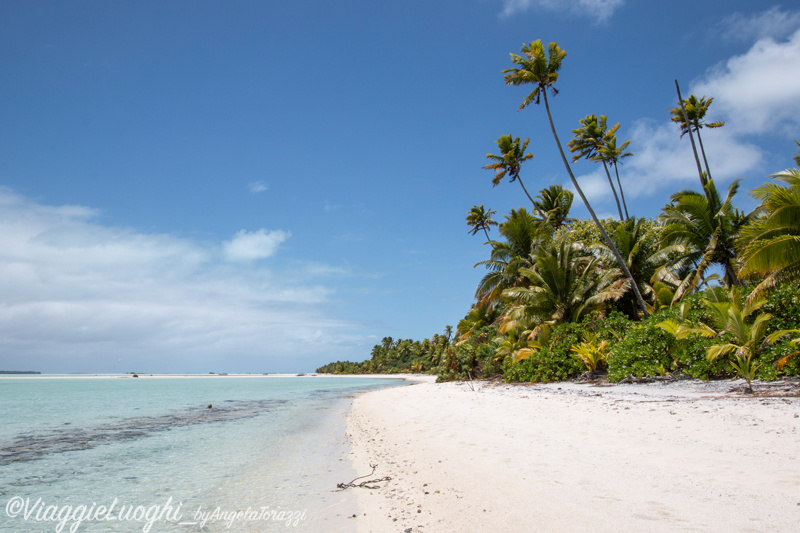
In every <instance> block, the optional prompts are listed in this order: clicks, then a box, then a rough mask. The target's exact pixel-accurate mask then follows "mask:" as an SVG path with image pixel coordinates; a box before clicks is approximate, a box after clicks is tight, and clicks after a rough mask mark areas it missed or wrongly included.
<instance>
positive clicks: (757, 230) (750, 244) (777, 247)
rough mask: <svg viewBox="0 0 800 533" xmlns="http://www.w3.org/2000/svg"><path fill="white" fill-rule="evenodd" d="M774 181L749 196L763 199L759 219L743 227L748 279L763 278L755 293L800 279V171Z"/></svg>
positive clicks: (788, 172) (785, 173) (787, 172)
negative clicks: (780, 183)
mask: <svg viewBox="0 0 800 533" xmlns="http://www.w3.org/2000/svg"><path fill="white" fill-rule="evenodd" d="M771 177H772V178H773V179H774V180H778V181H782V182H784V183H785V184H786V185H787V186H782V185H779V184H777V183H775V182H772V183H766V184H764V185H762V186H760V187H756V188H755V189H753V191H752V192H751V193H750V194H751V196H753V197H754V198H756V199H758V200H761V205H760V206H759V208H758V213H757V214H761V213H763V216H761V217H760V218H756V219H754V220H753V221H752V222H751V224H749V225H747V226H745V227H744V228H742V231H741V235H740V238H739V242H738V244H739V248H740V249H741V250H742V254H741V255H742V268H741V270H740V271H739V274H740V275H741V276H742V277H746V278H761V277H764V279H763V281H761V283H759V284H758V286H757V287H756V289H755V290H754V291H753V294H754V295H755V294H760V293H761V292H762V291H764V290H766V289H769V288H771V287H773V286H775V285H776V284H778V283H783V282H797V281H798V280H800V170H798V169H789V170H784V171H783V172H778V173H777V174H773V175H772V176H771Z"/></svg>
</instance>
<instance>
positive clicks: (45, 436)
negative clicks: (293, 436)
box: [0, 400, 288, 466]
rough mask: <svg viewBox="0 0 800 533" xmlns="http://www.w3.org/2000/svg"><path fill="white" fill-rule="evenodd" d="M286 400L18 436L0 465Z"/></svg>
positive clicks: (243, 413) (253, 411)
mask: <svg viewBox="0 0 800 533" xmlns="http://www.w3.org/2000/svg"><path fill="white" fill-rule="evenodd" d="M287 401H288V400H254V401H233V400H226V401H225V402H224V405H223V406H222V407H214V408H213V409H209V408H206V407H199V406H198V407H197V408H193V409H183V410H179V411H173V412H171V413H168V414H165V415H161V416H148V417H140V418H126V419H123V420H121V421H119V422H115V423H111V424H103V425H99V426H94V427H86V428H77V427H69V426H68V427H62V428H54V429H52V430H50V431H43V432H38V433H26V434H21V435H17V436H16V437H15V438H14V440H13V441H12V442H11V443H10V444H5V445H2V447H0V466H2V465H7V464H11V463H16V462H23V461H35V460H37V459H41V458H43V457H44V456H46V455H48V454H51V453H61V452H72V451H79V450H88V449H91V448H94V447H96V446H101V445H103V444H111V443H113V442H119V441H126V440H134V439H141V438H144V437H147V436H149V435H151V434H153V433H156V432H160V431H167V430H170V429H174V428H180V427H185V426H191V425H194V424H210V423H217V422H228V421H231V420H240V419H243V418H250V417H254V416H258V415H260V414H262V413H264V412H266V411H270V410H272V409H273V408H275V407H278V406H279V405H281V404H284V403H286V402H287Z"/></svg>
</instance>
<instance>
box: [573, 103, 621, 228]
mask: <svg viewBox="0 0 800 533" xmlns="http://www.w3.org/2000/svg"><path fill="white" fill-rule="evenodd" d="M607 121H608V118H607V117H606V116H605V115H600V118H597V117H596V116H595V115H586V117H585V118H582V119H581V120H580V123H581V127H580V128H576V129H574V130H572V133H573V134H574V137H573V138H572V140H571V141H569V142H568V143H567V146H569V151H570V152H573V153H574V152H578V153H577V154H576V155H574V156H572V162H573V163H574V162H576V161H578V160H579V159H586V160H587V161H594V162H595V163H597V162H598V161H599V162H601V163H603V169H604V170H605V171H606V177H607V178H608V185H609V187H611V192H612V193H614V200H615V201H616V202H617V211H619V219H620V220H624V217H623V216H622V205H621V204H620V203H619V195H618V194H617V189H616V187H614V182H613V181H612V180H611V172H609V170H608V164H607V162H606V160H605V158H603V157H600V153H601V150H602V149H603V147H604V146H605V140H606V139H607V136H608V134H609V130H608V126H607ZM618 128H619V123H617V124H616V125H615V126H614V127H612V129H611V130H612V131H611V132H610V133H611V134H612V135H613V134H614V132H616V131H617V129H618Z"/></svg>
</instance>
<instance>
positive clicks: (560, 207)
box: [535, 185, 577, 230]
mask: <svg viewBox="0 0 800 533" xmlns="http://www.w3.org/2000/svg"><path fill="white" fill-rule="evenodd" d="M573 199H574V195H573V194H572V191H569V190H567V189H564V188H563V187H562V186H561V185H551V186H550V187H548V188H546V189H542V190H541V191H539V195H538V196H537V197H536V202H535V203H536V208H537V209H538V211H539V212H540V213H544V214H545V217H546V219H545V222H546V224H548V225H550V226H551V227H552V228H553V229H554V230H557V229H558V228H560V227H562V226H568V225H570V224H572V223H573V222H575V220H577V219H574V218H569V210H570V208H571V207H572V200H573Z"/></svg>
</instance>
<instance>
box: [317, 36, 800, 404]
mask: <svg viewBox="0 0 800 533" xmlns="http://www.w3.org/2000/svg"><path fill="white" fill-rule="evenodd" d="M566 55H567V54H566V52H565V51H563V50H562V49H561V48H560V47H559V46H558V45H557V44H556V43H550V45H549V46H548V47H547V48H545V46H544V45H543V44H542V42H541V41H533V42H531V43H527V44H525V45H524V46H523V47H522V50H521V52H520V54H519V55H518V54H511V61H512V63H513V64H514V68H510V69H507V70H504V71H503V74H504V77H505V82H506V84H508V85H515V86H517V85H529V86H532V87H533V91H532V92H530V94H528V95H527V96H526V97H525V99H524V100H523V101H522V104H521V105H520V106H519V108H520V109H524V108H526V107H528V106H529V105H530V104H537V105H538V104H539V103H540V102H541V101H544V104H545V109H546V112H547V119H548V121H549V124H550V128H551V131H552V133H553V138H554V140H555V142H556V148H557V149H558V151H559V154H560V156H561V159H562V160H563V163H564V166H565V168H566V170H567V173H568V175H569V176H570V179H571V181H572V184H573V186H574V188H575V190H576V191H577V193H578V195H579V196H580V198H581V200H582V201H583V202H584V204H585V206H586V208H587V210H588V211H589V213H590V215H591V220H576V219H574V218H570V216H569V211H570V208H571V206H572V202H573V195H572V193H571V192H570V191H566V190H564V189H562V188H561V187H560V186H557V185H551V186H549V187H547V188H544V189H542V190H541V191H539V194H538V195H537V196H536V198H535V199H534V198H533V197H532V196H531V195H530V194H529V193H528V190H527V188H526V187H525V185H524V184H523V182H522V179H521V178H520V169H521V164H522V163H523V162H525V161H530V160H532V159H533V154H531V153H530V152H528V151H527V147H528V142H529V141H528V139H524V140H521V139H520V137H513V136H511V135H503V136H501V137H500V138H499V139H498V141H497V145H498V148H499V150H500V154H499V155H492V154H487V158H488V159H489V160H490V162H491V163H490V164H488V165H486V166H485V168H487V169H489V170H493V171H494V172H495V176H494V179H493V180H492V183H493V185H498V184H499V183H500V182H501V180H502V179H503V178H504V177H508V178H509V181H511V182H513V181H519V183H520V185H521V186H522V189H523V192H524V194H525V196H526V197H527V199H528V200H529V201H530V202H531V204H532V207H533V211H531V212H529V211H528V210H527V209H526V208H524V207H520V208H518V209H512V210H511V211H510V213H509V214H507V215H505V217H504V220H503V222H497V221H495V220H494V219H493V218H492V217H493V215H495V214H496V212H495V211H493V210H491V209H488V208H486V207H484V205H480V206H477V205H476V206H473V207H472V209H471V210H470V211H469V212H468V214H467V217H466V221H467V224H468V225H469V227H470V228H471V230H470V233H471V234H472V235H477V234H479V233H482V234H483V236H485V238H486V243H487V244H489V245H490V251H489V252H488V258H487V259H485V260H483V261H480V262H479V263H477V264H476V265H475V267H476V268H483V269H485V270H486V273H485V275H484V276H483V278H482V279H481V280H480V282H479V283H478V286H477V288H476V291H475V303H474V304H473V306H472V308H471V309H469V311H468V312H467V313H466V315H465V317H464V318H463V319H462V320H461V321H460V322H459V323H458V325H457V327H456V330H455V332H454V331H453V329H452V327H451V326H447V327H446V329H445V332H444V334H443V335H439V334H437V335H434V336H433V337H432V338H431V339H425V340H423V341H421V342H420V341H411V340H398V341H394V340H392V339H391V338H388V337H387V338H385V339H383V342H382V343H381V344H379V345H377V346H375V348H374V349H373V351H372V357H371V359H369V360H367V361H364V362H362V363H351V362H336V363H331V364H329V365H326V366H324V367H321V368H319V369H318V370H317V371H318V372H332V373H365V372H381V373H383V372H429V373H435V374H438V376H439V379H440V380H458V379H474V378H487V377H499V378H502V379H503V380H505V381H540V382H547V381H559V380H567V379H575V378H578V377H581V376H582V377H583V378H596V377H598V376H599V375H603V374H605V375H606V377H607V378H608V379H609V380H610V381H620V380H623V379H626V378H646V377H658V376H661V377H668V376H672V377H678V376H688V377H695V378H701V379H715V378H727V377H732V376H739V377H742V378H744V379H745V380H746V381H747V385H748V390H751V382H752V381H753V380H755V379H762V380H769V379H775V378H777V377H780V376H785V375H798V374H800V357H798V356H797V355H798V353H800V283H798V282H799V281H800V170H798V169H789V170H784V171H782V172H778V173H776V174H774V175H773V176H772V178H773V179H772V181H771V182H767V183H765V184H764V185H761V186H759V187H756V188H755V189H754V190H753V191H751V193H750V194H751V195H752V196H753V197H754V198H756V199H757V200H759V201H760V202H761V203H760V205H759V206H758V207H757V208H756V209H755V210H753V211H752V212H751V213H743V212H741V211H740V210H739V209H737V208H736V207H735V206H734V201H735V199H736V195H737V193H738V190H739V183H740V180H736V181H734V182H733V183H732V184H731V185H730V186H729V187H728V191H727V194H726V195H725V196H724V197H723V196H722V195H721V194H720V192H719V190H718V189H717V187H716V185H715V183H714V180H713V178H712V177H711V170H710V168H709V165H708V160H707V157H706V153H705V148H704V145H703V142H702V138H701V137H700V132H701V130H702V129H704V128H719V127H722V126H723V123H722V122H706V121H705V116H706V114H707V113H708V111H709V107H710V105H711V103H712V102H713V100H714V99H713V98H706V97H705V96H703V97H701V98H698V97H696V96H695V95H690V96H689V97H688V98H687V99H685V100H684V99H683V98H682V96H681V94H680V88H679V87H678V84H677V81H676V89H677V91H678V105H677V106H676V107H674V108H672V109H670V110H669V115H670V116H671V119H672V121H673V122H675V123H676V124H678V125H679V126H680V130H679V131H676V135H678V134H680V136H681V137H682V136H684V135H685V134H688V136H689V138H690V140H691V143H692V147H693V151H694V155H695V162H696V164H697V170H698V176H699V178H700V189H701V190H700V191H699V192H698V191H695V190H683V191H679V192H676V193H675V194H673V195H672V196H671V197H670V202H669V203H668V204H667V205H665V206H664V207H663V209H662V212H661V214H660V215H659V216H658V217H657V218H656V219H651V218H637V217H635V216H631V215H630V212H629V210H628V208H629V206H628V204H627V203H626V201H625V196H624V193H623V191H622V182H621V180H620V178H619V169H618V165H619V163H620V162H621V160H622V159H623V158H629V157H633V154H632V153H630V152H628V151H627V148H628V146H629V144H630V141H625V142H622V143H621V144H619V145H618V144H617V138H616V132H617V130H618V129H619V124H618V123H617V124H614V125H613V126H610V127H609V126H608V119H607V117H606V116H605V115H595V114H588V115H586V116H585V118H583V119H580V127H579V128H576V129H574V130H572V133H573V135H574V137H573V138H572V140H570V141H569V143H568V146H569V149H570V151H571V152H572V153H573V154H574V155H573V157H572V162H573V163H574V162H576V161H577V160H579V159H586V160H588V161H592V162H600V163H602V164H603V167H604V170H605V174H606V177H607V178H608V183H609V186H610V187H611V190H612V192H613V195H614V199H615V201H616V205H617V211H618V214H619V220H610V219H607V220H599V219H598V218H597V216H596V214H595V212H594V210H593V209H592V207H591V205H590V204H589V202H588V200H587V199H586V196H585V195H584V193H583V191H582V190H581V187H580V184H579V183H578V182H577V180H576V179H575V176H574V174H573V172H572V169H571V167H570V162H569V161H568V160H567V157H566V155H565V154H564V150H563V147H562V144H561V141H560V140H559V138H558V134H557V133H556V126H555V122H554V119H553V115H552V113H551V110H550V104H549V101H548V92H550V93H551V94H556V93H557V90H556V88H555V83H556V82H557V80H558V76H559V72H560V70H561V68H562V66H563V61H564V59H565V57H566ZM695 135H697V139H698V142H699V145H700V151H699V152H698V150H697V147H696V145H695V141H694V136H695ZM798 146H800V143H798ZM701 156H702V162H701ZM795 162H796V163H797V164H798V166H800V155H797V156H796V157H795ZM612 167H613V168H614V171H615V177H616V185H615V182H614V180H613V179H612V174H611V168H612ZM631 207H633V206H631ZM495 228H496V229H497V236H496V237H495V238H493V235H492V234H491V232H492V230H493V229H495Z"/></svg>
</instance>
